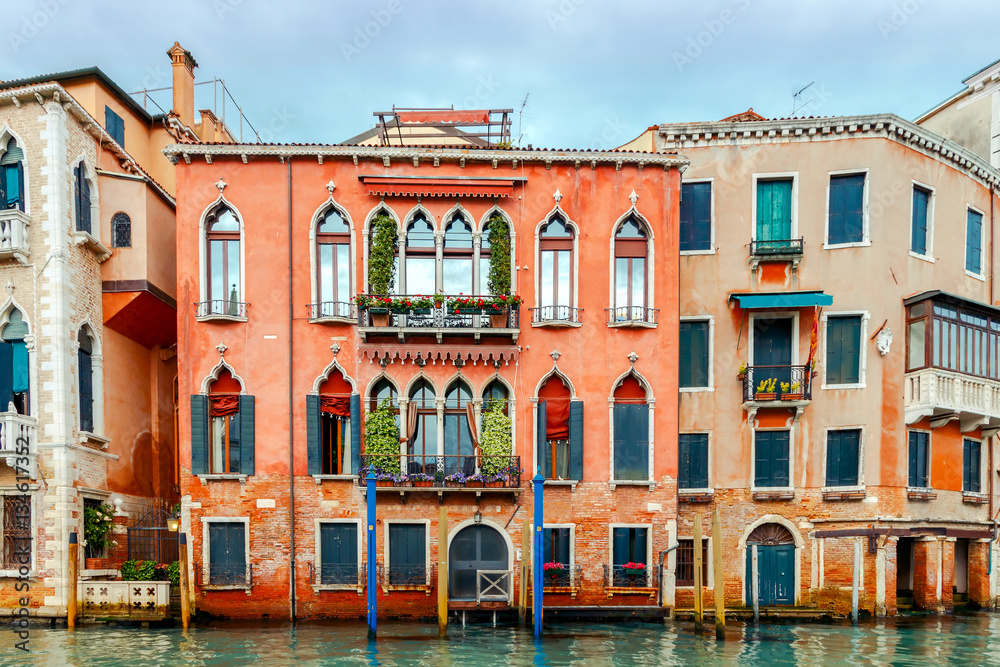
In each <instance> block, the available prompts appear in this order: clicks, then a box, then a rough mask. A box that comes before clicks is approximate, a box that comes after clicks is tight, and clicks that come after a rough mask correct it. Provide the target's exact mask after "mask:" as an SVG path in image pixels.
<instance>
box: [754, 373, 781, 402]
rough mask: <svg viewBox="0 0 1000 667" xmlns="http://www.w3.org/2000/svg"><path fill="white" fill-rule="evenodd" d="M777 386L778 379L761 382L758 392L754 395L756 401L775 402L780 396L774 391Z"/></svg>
mask: <svg viewBox="0 0 1000 667" xmlns="http://www.w3.org/2000/svg"><path fill="white" fill-rule="evenodd" d="M776 384H778V378H768V379H766V380H761V381H760V384H758V385H757V391H756V392H755V393H754V400H755V401H773V400H774V399H775V398H777V396H778V395H777V393H775V391H774V388H775V385H776Z"/></svg>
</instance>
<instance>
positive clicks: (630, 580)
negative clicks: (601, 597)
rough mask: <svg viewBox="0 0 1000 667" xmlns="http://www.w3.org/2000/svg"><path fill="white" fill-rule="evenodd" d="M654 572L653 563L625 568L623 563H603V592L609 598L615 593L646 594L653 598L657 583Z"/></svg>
mask: <svg viewBox="0 0 1000 667" xmlns="http://www.w3.org/2000/svg"><path fill="white" fill-rule="evenodd" d="M656 572H657V569H656V566H655V565H648V566H646V567H643V568H638V569H636V568H627V567H625V566H624V565H605V566H604V592H605V594H606V595H607V596H608V597H609V598H610V597H612V596H613V595H615V594H616V593H617V594H618V595H623V594H632V595H635V594H638V595H648V596H649V597H650V598H654V597H656V593H657V590H658V585H659V583H658V580H657V578H656Z"/></svg>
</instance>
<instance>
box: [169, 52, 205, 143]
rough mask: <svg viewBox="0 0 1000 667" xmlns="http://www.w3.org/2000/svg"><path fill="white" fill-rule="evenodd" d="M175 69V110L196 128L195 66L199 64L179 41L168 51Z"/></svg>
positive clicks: (188, 123)
mask: <svg viewBox="0 0 1000 667" xmlns="http://www.w3.org/2000/svg"><path fill="white" fill-rule="evenodd" d="M167 55H168V56H170V64H171V66H172V67H173V70H174V103H173V111H174V113H176V114H177V115H178V116H179V117H180V119H181V122H182V123H184V124H185V125H187V126H188V127H189V128H191V129H194V68H195V67H197V66H198V63H197V62H195V59H194V57H193V56H192V55H191V52H190V51H188V50H186V49H185V48H184V47H182V46H181V45H180V44H178V43H177V42H174V45H173V47H171V49H170V50H169V51H167Z"/></svg>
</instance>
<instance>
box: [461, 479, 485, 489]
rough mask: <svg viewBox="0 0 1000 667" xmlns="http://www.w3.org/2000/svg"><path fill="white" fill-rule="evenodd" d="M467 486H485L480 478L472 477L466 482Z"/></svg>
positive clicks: (479, 487)
mask: <svg viewBox="0 0 1000 667" xmlns="http://www.w3.org/2000/svg"><path fill="white" fill-rule="evenodd" d="M465 486H467V487H471V488H473V489H481V488H483V482H482V481H480V480H478V479H470V480H469V481H468V482H466V483H465Z"/></svg>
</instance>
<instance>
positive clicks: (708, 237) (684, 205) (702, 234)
mask: <svg viewBox="0 0 1000 667" xmlns="http://www.w3.org/2000/svg"><path fill="white" fill-rule="evenodd" d="M680 215H681V222H680V234H681V252H684V251H688V250H711V249H712V184H711V183H682V184H681V211H680Z"/></svg>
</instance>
